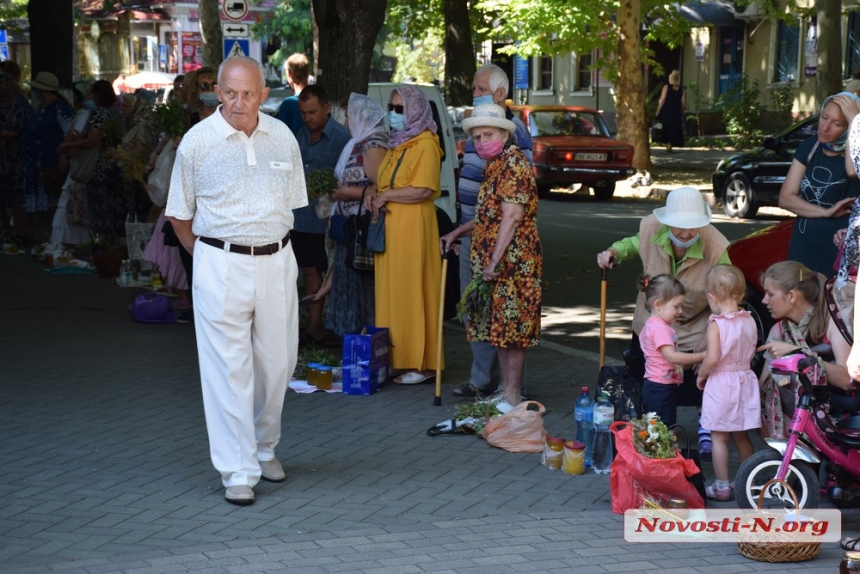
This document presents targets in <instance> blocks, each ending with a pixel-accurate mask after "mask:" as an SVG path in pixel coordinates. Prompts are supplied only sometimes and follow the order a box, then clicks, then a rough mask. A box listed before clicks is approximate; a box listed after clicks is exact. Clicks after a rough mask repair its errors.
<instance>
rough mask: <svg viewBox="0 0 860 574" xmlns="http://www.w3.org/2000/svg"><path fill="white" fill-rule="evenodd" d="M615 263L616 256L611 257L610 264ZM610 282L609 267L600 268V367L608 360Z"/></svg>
mask: <svg viewBox="0 0 860 574" xmlns="http://www.w3.org/2000/svg"><path fill="white" fill-rule="evenodd" d="M614 264H615V258H614V257H610V258H609V265H610V266H612V265H614ZM608 283H609V268H608V267H604V268H602V269H601V270H600V368H601V369H602V368H603V365H604V363H605V362H606V285H607V284H608Z"/></svg>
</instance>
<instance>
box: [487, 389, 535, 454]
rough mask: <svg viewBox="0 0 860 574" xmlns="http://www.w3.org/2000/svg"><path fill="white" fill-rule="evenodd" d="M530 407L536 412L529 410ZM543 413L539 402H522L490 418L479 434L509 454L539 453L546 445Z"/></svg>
mask: <svg viewBox="0 0 860 574" xmlns="http://www.w3.org/2000/svg"><path fill="white" fill-rule="evenodd" d="M531 405H536V406H537V410H529V406H531ZM545 412H546V409H545V408H544V406H543V405H542V404H540V403H539V402H537V401H523V402H521V403H520V404H518V405H517V406H515V407H514V408H513V409H512V410H511V411H509V412H507V413H505V414H503V415H499V416H497V417H491V418H490V420H488V421H487V424H486V426H485V427H484V430H483V431H482V433H481V434H483V435H484V438H485V439H487V442H488V443H490V444H491V445H493V446H497V447H499V448H503V449H505V450H509V451H511V452H541V451H542V450H543V445H544V444H545V443H546V429H544V427H543V414H544V413H545Z"/></svg>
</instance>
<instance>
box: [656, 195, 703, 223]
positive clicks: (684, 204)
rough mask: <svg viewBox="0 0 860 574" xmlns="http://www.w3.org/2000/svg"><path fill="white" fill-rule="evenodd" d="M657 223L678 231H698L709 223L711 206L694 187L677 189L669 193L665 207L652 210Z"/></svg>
mask: <svg viewBox="0 0 860 574" xmlns="http://www.w3.org/2000/svg"><path fill="white" fill-rule="evenodd" d="M654 216H655V217H656V218H657V221H659V222H660V223H662V224H663V225H668V226H669V227H677V228H679V229H698V228H699V227H704V226H706V225H708V224H709V223H710V222H711V206H710V205H708V202H707V201H705V200H704V198H703V197H702V194H701V192H700V191H699V190H698V189H696V188H695V187H678V188H676V189H673V190H672V191H671V192H669V196H668V197H667V198H666V206H665V207H658V208H657V209H655V210H654Z"/></svg>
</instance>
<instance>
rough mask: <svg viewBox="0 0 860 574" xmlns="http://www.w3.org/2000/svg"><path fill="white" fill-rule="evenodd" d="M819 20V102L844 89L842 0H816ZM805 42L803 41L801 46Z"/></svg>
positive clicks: (817, 87)
mask: <svg viewBox="0 0 860 574" xmlns="http://www.w3.org/2000/svg"><path fill="white" fill-rule="evenodd" d="M815 12H816V15H817V20H818V27H817V30H816V33H817V35H818V38H817V40H818V70H817V74H818V78H817V79H818V82H817V85H816V89H815V92H816V96H817V98H818V102H819V105H820V102H823V101H824V98H826V97H827V96H830V95H833V94H836V93H839V92H841V91H842V25H841V17H842V15H841V4H840V0H816V2H815ZM803 46H804V43H803V42H802V41H801V47H803ZM849 72H853V70H849Z"/></svg>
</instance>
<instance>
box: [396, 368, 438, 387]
mask: <svg viewBox="0 0 860 574" xmlns="http://www.w3.org/2000/svg"><path fill="white" fill-rule="evenodd" d="M427 373H430V374H427ZM434 376H436V373H435V372H434V371H410V372H408V373H404V374H402V375H400V376H399V377H396V378H395V379H394V382H395V383H396V384H398V385H417V384H418V383H423V382H424V381H429V380H430V379H432V378H433V377H434Z"/></svg>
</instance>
